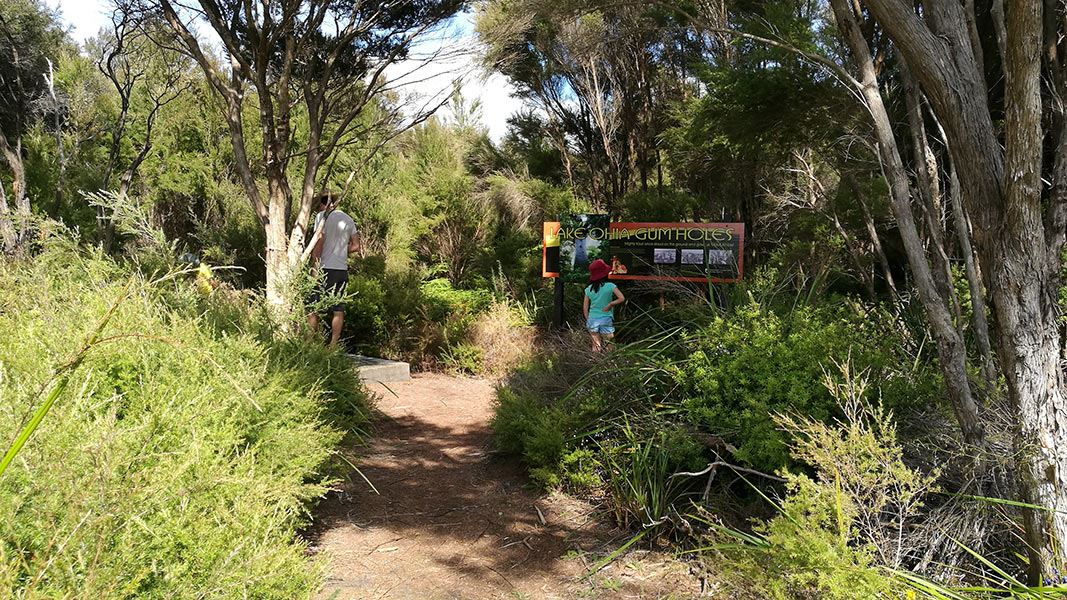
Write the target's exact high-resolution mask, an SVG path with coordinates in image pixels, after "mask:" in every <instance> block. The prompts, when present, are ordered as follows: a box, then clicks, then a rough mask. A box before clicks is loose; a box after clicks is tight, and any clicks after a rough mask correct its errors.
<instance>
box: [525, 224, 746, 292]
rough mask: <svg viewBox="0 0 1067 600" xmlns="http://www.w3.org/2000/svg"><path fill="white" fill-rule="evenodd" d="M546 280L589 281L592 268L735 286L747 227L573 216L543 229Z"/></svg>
mask: <svg viewBox="0 0 1067 600" xmlns="http://www.w3.org/2000/svg"><path fill="white" fill-rule="evenodd" d="M543 248H544V253H543V261H542V269H541V270H542V275H543V276H544V277H563V279H564V281H575V282H579V281H586V280H587V279H588V270H587V269H588V266H589V263H590V262H592V261H594V260H596V259H597V258H601V259H604V261H605V262H607V263H608V264H610V265H611V279H621V280H627V279H629V280H669V281H709V282H711V283H736V282H738V281H740V280H741V277H742V275H743V274H744V248H745V226H744V224H743V223H611V222H609V220H608V217H607V215H573V216H570V217H566V218H564V219H562V220H561V221H553V222H546V223H545V224H544V239H543Z"/></svg>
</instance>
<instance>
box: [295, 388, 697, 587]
mask: <svg viewBox="0 0 1067 600" xmlns="http://www.w3.org/2000/svg"><path fill="white" fill-rule="evenodd" d="M371 389H372V391H374V392H375V393H377V394H379V395H380V396H381V400H380V402H379V408H380V409H381V411H382V412H383V413H384V415H385V417H384V418H383V419H382V420H381V421H380V422H379V424H378V427H377V428H376V431H375V435H374V442H373V443H372V444H371V446H370V447H369V448H365V449H362V450H361V451H360V452H359V455H360V456H361V457H362V458H361V459H360V461H359V466H360V470H361V471H362V472H363V474H364V475H366V477H367V478H368V479H370V481H371V483H373V484H374V487H375V488H376V489H377V490H378V492H379V494H375V492H374V491H373V490H372V489H371V488H370V486H369V485H367V483H366V482H365V481H363V480H362V479H361V478H360V477H359V475H357V474H355V473H353V474H352V476H351V478H350V481H349V482H348V484H347V485H346V486H345V489H344V491H343V492H341V493H334V494H331V495H330V496H329V498H328V499H327V500H325V501H324V502H323V504H322V506H321V507H320V509H319V511H318V522H317V524H316V527H315V528H314V530H313V534H312V538H311V539H312V545H313V549H315V550H316V551H324V552H326V553H327V555H328V556H329V557H330V571H329V576H328V578H327V581H326V587H325V590H324V591H323V593H322V594H321V596H320V597H321V598H323V599H328V598H336V599H337V600H347V599H355V598H360V599H362V598H368V599H369V598H420V599H421V598H426V599H436V598H442V599H443V598H465V599H466V598H470V599H483V598H576V597H581V598H664V597H676V598H683V597H692V596H693V595H695V591H696V590H694V589H693V587H692V586H693V585H694V583H695V582H694V581H692V578H691V577H689V576H688V575H687V573H688V569H687V567H686V566H685V565H683V564H680V563H675V562H672V561H669V560H666V559H664V558H663V557H661V556H657V555H653V554H650V553H635V554H633V555H631V556H629V557H627V558H626V559H624V560H621V561H619V563H618V564H616V565H612V566H611V567H609V568H608V569H605V570H604V571H602V572H601V573H599V574H598V575H597V576H596V577H595V578H593V580H592V581H585V580H583V579H582V578H581V576H582V575H583V574H584V573H585V571H586V570H587V569H588V566H589V564H591V563H593V562H595V561H596V559H597V556H599V555H601V554H602V553H604V552H610V550H611V549H612V548H614V547H617V546H618V545H619V544H621V543H622V542H623V541H625V539H626V538H625V533H623V532H621V531H618V530H614V529H612V528H611V527H609V526H606V525H605V524H604V523H603V522H602V521H601V520H600V519H598V518H597V517H596V515H594V514H593V510H592V508H591V507H590V506H588V505H586V504H584V503H582V502H579V501H577V500H575V499H572V498H569V497H566V496H563V495H560V494H553V495H550V496H547V497H544V496H542V495H539V494H536V493H535V492H533V491H532V490H530V489H527V487H526V484H527V480H526V479H525V477H524V475H523V473H522V469H521V467H520V465H519V464H517V463H516V462H515V461H512V460H507V459H503V458H500V457H496V456H493V455H492V454H491V453H490V440H489V436H490V432H489V419H490V417H491V415H492V397H493V388H492V384H491V383H490V382H487V381H482V380H476V379H466V378H454V377H447V376H443V375H416V376H415V378H414V379H413V380H412V381H410V382H403V383H396V384H389V388H388V389H387V388H385V387H384V386H381V385H373V386H371ZM613 544H614V545H613Z"/></svg>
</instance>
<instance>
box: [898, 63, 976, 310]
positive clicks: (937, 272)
mask: <svg viewBox="0 0 1067 600" xmlns="http://www.w3.org/2000/svg"><path fill="white" fill-rule="evenodd" d="M900 73H901V78H902V79H903V80H904V91H905V104H906V105H907V112H908V130H909V132H910V133H911V147H912V152H913V154H914V159H915V173H916V175H917V177H916V179H917V180H918V184H919V185H918V191H919V194H918V195H919V198H920V205H921V208H922V211H923V220H924V222H925V223H926V230H927V232H928V234H929V246H930V256H931V257H932V259H933V267H934V268H933V276H934V283H936V284H937V291H938V293H940V294H941V297H942V298H943V299H944V302H945V303H947V304H948V305H949V306H951V307H952V310H953V314H954V315H955V317H956V324H957V327H960V328H962V326H963V324H962V323H961V321H962V316H961V310H960V306H959V299H958V298H957V297H956V290H955V288H954V286H953V282H952V268H951V267H950V265H949V259H948V252H947V251H946V245H945V235H944V227H943V225H942V223H941V185H940V177H939V176H938V169H937V158H936V157H935V156H934V153H933V151H932V150H931V149H930V144H929V143H928V142H927V138H926V124H925V123H924V122H923V111H922V96H921V92H920V91H919V88H918V84H917V83H915V79H914V78H913V77H912V75H911V72H910V71H909V70H908V66H907V64H905V63H903V62H901V64H900Z"/></svg>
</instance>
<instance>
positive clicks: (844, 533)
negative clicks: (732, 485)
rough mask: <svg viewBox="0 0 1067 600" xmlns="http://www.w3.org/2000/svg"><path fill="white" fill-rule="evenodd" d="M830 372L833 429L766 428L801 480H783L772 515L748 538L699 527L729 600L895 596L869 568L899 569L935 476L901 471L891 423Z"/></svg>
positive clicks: (880, 572) (805, 425) (809, 422)
mask: <svg viewBox="0 0 1067 600" xmlns="http://www.w3.org/2000/svg"><path fill="white" fill-rule="evenodd" d="M840 371H841V376H840V377H838V376H833V377H831V376H829V375H827V376H826V377H825V378H824V382H823V383H824V388H825V389H826V391H827V393H828V394H830V396H831V397H832V398H833V399H834V402H835V403H837V406H838V408H839V410H840V413H841V414H842V415H843V416H842V418H841V419H840V420H839V421H837V422H835V423H833V424H831V425H828V424H826V423H823V422H820V421H818V420H815V419H811V418H808V417H795V418H794V417H779V418H777V419H775V421H776V424H777V425H778V426H779V427H781V428H782V429H783V430H787V431H790V432H792V433H794V434H795V437H794V438H792V439H793V441H792V442H791V443H790V451H791V452H792V455H793V458H794V459H796V460H797V461H798V462H799V463H802V464H804V465H806V466H807V467H809V468H810V469H811V476H810V477H809V476H808V475H806V474H792V473H783V474H784V475H785V476H786V478H787V484H786V490H785V494H784V495H783V497H782V498H781V499H780V502H779V503H778V504H777V509H778V511H777V514H776V515H775V516H773V517H772V518H770V519H768V520H766V521H762V522H757V523H756V524H755V526H754V531H753V532H752V533H751V534H747V533H742V532H738V531H736V530H731V529H729V528H727V527H723V526H721V525H716V524H715V523H714V520H708V521H707V522H708V523H709V524H710V525H712V528H711V537H712V538H713V542H714V543H713V544H712V546H711V547H712V548H714V550H713V551H712V553H713V560H714V563H715V564H716V566H717V568H718V569H719V572H720V573H722V575H723V581H724V583H725V584H726V585H727V586H728V587H729V590H730V593H731V596H732V597H739V598H773V599H777V600H794V599H797V600H799V599H804V598H835V599H841V600H846V599H850V598H877V597H893V596H900V595H901V594H900V591H901V590H899V589H894V588H900V587H902V586H901V584H900V582H899V581H896V580H895V578H894V577H892V576H891V572H890V571H888V570H886V569H882V568H879V567H888V568H890V569H900V568H901V567H902V564H903V562H904V561H905V560H906V559H907V558H908V556H907V553H908V551H909V549H914V548H916V547H919V546H920V545H921V544H915V543H914V540H912V539H911V536H912V531H913V530H914V528H915V524H916V521H917V519H918V518H919V516H920V513H921V509H922V507H923V500H924V499H925V497H926V495H927V494H928V493H929V492H930V491H931V490H932V484H933V481H934V480H935V478H936V473H935V474H923V473H920V472H918V471H916V470H914V469H912V468H911V467H909V466H908V465H906V464H905V463H904V461H903V451H902V449H901V446H900V444H899V443H898V441H897V437H896V430H895V427H894V424H893V421H892V417H891V415H890V413H888V412H886V411H885V410H884V408H883V407H881V406H879V405H877V404H872V403H871V402H870V399H869V398H868V393H869V390H868V383H867V379H866V377H865V376H862V375H860V376H857V375H856V374H855V373H853V372H852V369H851V367H850V366H849V365H842V366H841V369H840ZM737 542H740V543H737ZM894 591H895V592H896V593H895V594H894V593H892V592H894ZM912 596H914V593H912Z"/></svg>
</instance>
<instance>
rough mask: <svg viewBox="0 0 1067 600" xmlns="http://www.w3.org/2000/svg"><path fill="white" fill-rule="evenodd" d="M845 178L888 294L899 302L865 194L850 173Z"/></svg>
mask: <svg viewBox="0 0 1067 600" xmlns="http://www.w3.org/2000/svg"><path fill="white" fill-rule="evenodd" d="M845 178H846V180H847V181H848V185H849V187H851V188H852V192H853V193H854V194H856V199H857V200H858V201H859V204H860V210H861V211H862V212H863V223H864V225H866V227H867V236H868V237H870V238H871V246H873V247H874V253H875V255H877V256H878V263H879V264H880V265H881V266H882V277H883V278H885V284H886V286H888V287H889V294H890V295H891V296H892V297H893V302H899V301H900V292H899V291H897V283H896V281H895V279H894V277H893V269H892V268H891V267H890V265H889V257H888V256H886V254H885V248H883V247H882V239H881V237H880V236H879V235H878V228H877V227H876V226H875V223H874V215H872V214H871V208H870V206H869V205H868V204H867V194H866V192H864V191H863V190H862V189H860V186H859V183H858V182H857V181H856V178H855V177H853V176H852V174H851V173H848V174H846V175H845Z"/></svg>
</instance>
